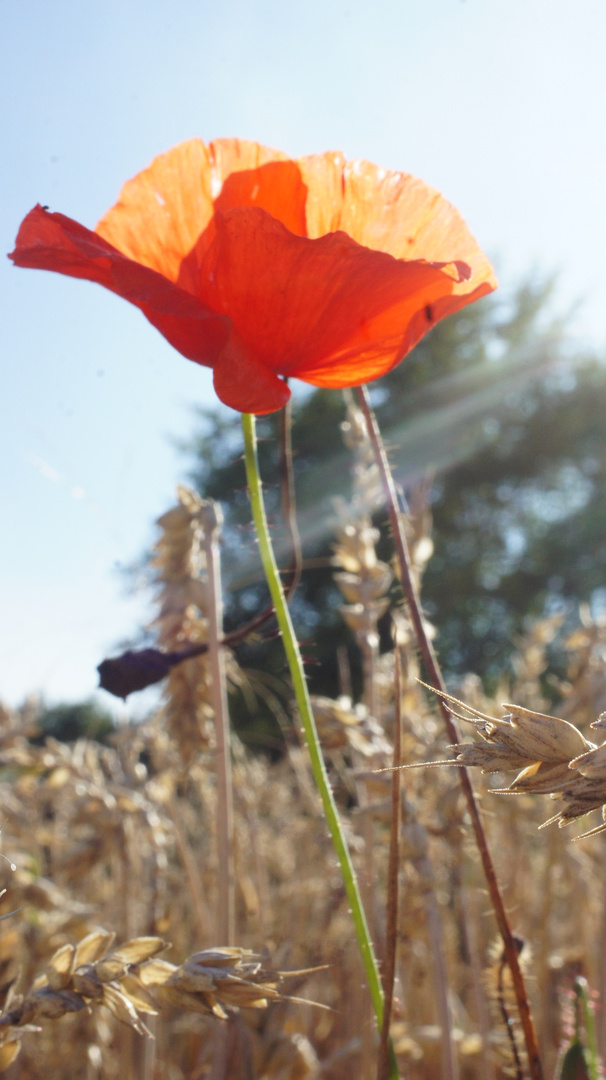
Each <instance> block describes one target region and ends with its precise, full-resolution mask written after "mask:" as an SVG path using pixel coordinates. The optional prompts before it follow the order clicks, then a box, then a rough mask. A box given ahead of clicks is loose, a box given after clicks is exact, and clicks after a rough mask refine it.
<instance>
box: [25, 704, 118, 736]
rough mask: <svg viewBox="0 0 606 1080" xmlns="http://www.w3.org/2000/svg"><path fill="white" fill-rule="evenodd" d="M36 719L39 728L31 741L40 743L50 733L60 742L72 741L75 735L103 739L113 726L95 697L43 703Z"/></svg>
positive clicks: (109, 717)
mask: <svg viewBox="0 0 606 1080" xmlns="http://www.w3.org/2000/svg"><path fill="white" fill-rule="evenodd" d="M36 721H37V726H38V727H39V729H40V730H39V734H38V735H36V736H35V737H34V738H33V739H32V740H31V741H32V742H33V743H35V744H36V745H40V746H41V745H43V744H44V741H45V739H47V738H48V737H49V736H50V737H52V738H53V739H58V740H59V741H60V742H75V741H76V739H82V738H87V739H96V740H97V742H105V741H106V739H107V736H108V735H109V734H111V732H112V731H113V730H114V722H113V720H112V718H111V716H110V714H109V713H107V712H105V710H104V709H101V708H100V707H99V706H98V705H97V704H96V703H95V702H94V701H76V702H61V703H59V704H58V705H49V706H46V705H43V706H42V707H41V709H40V711H39V714H38V716H37V717H36Z"/></svg>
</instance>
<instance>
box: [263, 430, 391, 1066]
mask: <svg viewBox="0 0 606 1080" xmlns="http://www.w3.org/2000/svg"><path fill="white" fill-rule="evenodd" d="M242 430H243V433H244V462H245V465H246V477H247V480H248V489H249V496H250V503H251V509H252V515H253V521H254V523H255V528H256V532H257V537H258V540H259V551H260V554H261V561H262V563H263V569H264V571H265V576H266V578H267V584H268V585H269V591H270V593H271V598H272V601H273V605H274V609H275V613H276V618H277V620H278V626H279V627H280V632H281V635H282V640H283V642H284V649H285V652H286V656H287V659H288V666H289V668H290V674H291V678H292V683H293V689H294V693H295V699H296V702H297V707H298V710H299V715H300V717H301V723H302V725H303V731H304V733H305V740H306V742H307V748H308V751H309V756H310V760H311V767H312V772H313V775H314V779H315V782H316V785H317V788H318V791H319V793H320V797H321V799H322V805H323V808H324V815H325V818H326V823H327V825H328V828H329V831H330V835H331V838H332V842H333V845H334V848H335V852H336V854H337V858H338V860H339V865H340V868H341V874H342V877H343V883H344V886H345V892H346V894H347V899H348V902H349V906H350V908H351V913H352V917H353V921H354V926H355V931H356V937H357V940H358V946H359V949H360V954H361V957H362V962H363V964H364V970H365V972H366V978H367V981H368V987H369V991H370V996H371V1000H372V1004H373V1008H374V1011H375V1016H376V1019H377V1025H378V1028H379V1030H381V1027H382V1024H383V990H382V988H381V980H380V978H379V971H378V967H377V962H376V959H375V955H374V950H373V946H372V942H371V939H370V934H369V931H368V925H367V922H366V916H365V914H364V909H363V907H362V901H361V898H360V891H359V888H358V883H357V880H356V875H355V871H354V868H353V864H352V861H351V856H350V854H349V849H348V847H347V842H346V840H345V836H344V833H343V829H342V827H341V822H340V820H339V814H338V811H337V807H336V804H335V801H334V798H333V794H332V791H331V789H330V784H329V781H328V775H327V772H326V767H325V765H324V759H323V757H322V752H321V750H320V743H319V739H318V733H317V730H316V723H315V720H314V717H313V713H312V709H311V702H310V700H309V693H308V690H307V683H306V681H305V673H304V671H303V662H302V660H301V654H300V652H299V645H298V642H297V639H296V636H295V632H294V628H293V625H292V620H291V618H290V612H289V610H288V606H287V604H286V601H285V598H284V591H283V589H282V583H281V581H280V575H279V572H278V567H277V565H276V560H275V557H274V553H273V548H272V545H271V540H270V537H269V532H268V528H267V518H266V516H265V507H264V503H263V493H262V488H261V480H260V477H259V467H258V461H257V443H256V436H255V417H254V416H253V415H251V414H248V413H243V415H242ZM392 1062H393V1064H392V1068H391V1071H390V1078H392V1080H397V1076H398V1072H397V1066H396V1065H395V1059H394V1057H393V1052H392Z"/></svg>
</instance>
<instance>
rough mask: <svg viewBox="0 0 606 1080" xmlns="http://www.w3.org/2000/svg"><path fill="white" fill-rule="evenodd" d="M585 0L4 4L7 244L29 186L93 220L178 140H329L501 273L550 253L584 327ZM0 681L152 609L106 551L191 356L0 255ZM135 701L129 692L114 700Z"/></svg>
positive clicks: (593, 228)
mask: <svg viewBox="0 0 606 1080" xmlns="http://www.w3.org/2000/svg"><path fill="white" fill-rule="evenodd" d="M605 41H606V5H604V4H603V2H601V0H576V3H574V4H572V3H570V0H374V3H373V4H372V5H370V4H369V3H368V2H367V0H343V2H336V0H308V2H307V3H306V4H294V3H289V2H287V0H286V2H285V0H266V2H257V0H223V2H222V3H221V4H217V3H215V2H213V3H209V2H205V0H172V2H171V3H168V2H166V0H145V2H140V0H120V2H117V0H103V2H100V0H87V3H84V4H83V3H82V2H81V0H53V3H52V4H49V3H48V0H27V2H26V3H22V4H19V5H17V4H10V5H9V4H6V5H3V7H2V12H1V13H0V93H1V99H2V101H3V102H4V103H5V117H4V120H3V138H2V140H1V143H0V156H1V159H2V160H1V175H2V178H3V199H2V202H1V205H0V234H1V239H2V246H3V249H4V251H6V252H8V251H10V250H11V249H12V247H13V244H14V237H15V234H16V231H17V228H18V225H19V223H20V221H21V219H22V218H23V216H24V215H25V214H26V213H27V211H28V210H29V209H31V207H32V206H33V205H34V204H35V203H36V202H42V203H45V204H49V205H50V207H51V209H53V210H60V211H62V212H63V213H66V214H68V215H69V216H70V217H74V218H76V219H77V220H79V221H81V222H82V223H83V224H86V225H88V226H90V227H93V226H94V225H95V223H96V221H97V220H98V219H99V217H101V215H102V214H103V213H104V212H105V211H106V210H107V209H108V208H109V206H111V205H112V203H113V202H114V201H115V199H116V197H117V195H118V192H119V189H120V187H121V185H122V183H123V182H124V181H125V180H126V179H128V178H129V177H131V176H132V175H134V174H135V173H136V172H138V171H139V170H140V169H142V168H144V167H145V166H146V165H147V164H148V163H149V162H150V160H151V159H152V158H153V157H154V156H155V155H156V154H158V153H160V152H162V151H164V150H166V149H168V148H169V147H170V146H173V145H174V144H176V143H178V142H180V141H181V140H183V139H186V138H190V137H192V136H201V137H202V138H204V139H205V140H208V139H211V138H215V137H218V136H228V135H237V136H240V137H243V138H251V139H256V140H258V141H259V142H264V143H267V144H268V145H271V146H276V147H279V148H280V149H282V150H285V151H287V152H289V153H291V154H293V155H300V154H305V153H311V152H316V151H322V150H329V149H340V150H343V151H344V152H345V153H346V155H347V156H348V157H365V158H369V159H370V160H373V161H376V162H377V163H378V164H381V165H383V166H386V167H388V168H394V169H400V170H403V171H405V172H411V173H413V174H416V175H418V176H421V177H422V178H423V179H424V180H427V181H428V182H429V183H431V184H432V185H434V186H435V187H437V188H439V189H440V190H441V191H442V192H443V193H444V194H445V195H446V196H447V198H449V199H450V200H451V201H452V202H453V203H454V204H455V205H456V206H457V207H458V208H459V209H460V210H461V212H462V213H463V215H464V216H465V217H466V219H467V221H468V224H469V225H470V227H471V229H472V231H473V232H474V234H475V235H476V237H477V239H478V240H479V241H480V243H481V244H482V246H483V247H484V248H485V249H486V250H487V251H488V252H489V253H490V254H491V255H493V256H494V257H495V258H497V260H498V265H499V269H500V274H501V279H502V282H503V284H504V286H505V288H507V286H508V285H509V286H511V285H512V284H513V283H515V281H516V280H517V278H518V277H519V276H521V275H524V274H528V273H529V272H531V271H532V269H533V268H534V269H535V270H536V271H537V272H539V273H540V272H550V271H553V270H558V271H560V286H559V294H558V304H559V307H560V309H561V310H566V309H567V308H568V307H571V306H572V305H573V304H574V302H575V301H576V300H577V299H579V298H584V303H583V304H582V305H581V307H580V308H579V310H578V312H577V314H576V316H575V320H574V323H573V328H574V332H575V334H576V336H577V337H578V339H579V341H580V342H581V343H583V342H587V343H589V344H591V345H592V346H595V347H598V348H599V349H603V346H604V343H606V304H605V303H604V298H603V280H602V262H603V255H602V250H601V248H602V244H604V240H605V235H604V234H605V229H606V224H605V213H604V192H605V191H606V154H605V150H604V132H605V131H606V65H604V61H603V49H604V42H605ZM0 276H1V282H0V314H1V321H0V328H1V329H0V334H1V338H2V366H1V378H2V391H1V394H2V405H3V410H2V413H3V419H2V425H1V429H0V440H1V453H0V477H1V483H2V501H3V509H4V513H3V515H2V517H3V522H4V527H3V529H2V532H1V534H0V554H1V566H2V570H1V579H2V596H3V604H2V608H3V613H4V618H3V619H2V621H1V625H0V701H5V702H8V703H17V702H19V701H20V700H22V699H23V697H24V696H25V695H26V694H27V693H29V692H31V691H40V692H42V693H43V694H44V695H45V696H46V697H47V698H48V699H49V700H57V699H78V698H82V697H85V696H89V695H90V694H91V693H92V692H93V690H94V687H95V684H96V672H95V666H96V664H97V663H98V661H99V660H100V659H101V658H102V656H104V655H106V654H107V653H108V652H111V651H112V649H113V647H114V645H115V643H116V642H118V641H120V640H123V639H124V638H126V637H128V636H129V635H132V634H134V633H136V631H137V628H138V627H139V626H140V625H141V624H142V623H143V622H144V621H145V620H146V619H148V618H149V615H150V609H149V607H148V602H149V597H147V596H141V597H129V596H128V595H126V592H125V587H124V583H123V580H122V578H121V576H120V574H119V573H118V567H120V566H123V565H125V564H128V563H129V562H131V561H132V560H134V559H135V558H136V557H137V556H138V555H139V554H140V553H141V551H142V550H143V548H144V547H145V546H146V545H149V543H150V542H151V541H152V540H153V537H154V530H153V521H154V519H155V518H156V517H157V516H158V515H159V514H161V513H162V512H163V511H164V510H165V509H166V508H167V507H168V506H169V505H170V504H171V502H172V501H173V498H174V489H175V485H176V483H177V482H178V481H180V480H182V479H183V478H184V473H185V468H186V463H185V462H184V460H183V458H182V457H181V456H180V455H179V453H178V452H177V450H176V449H175V447H174V445H173V444H172V442H171V440H173V439H175V438H178V437H182V436H187V435H188V434H190V433H191V431H192V427H193V421H192V415H191V408H192V406H194V405H199V404H211V403H212V401H213V395H212V390H211V384H210V379H209V376H208V372H206V371H205V370H202V369H200V368H198V367H196V366H195V365H193V364H190V363H188V362H187V361H186V360H184V359H183V358H182V357H180V356H179V355H178V354H177V353H175V352H173V351H172V350H171V348H170V347H169V346H168V345H167V344H166V342H165V341H164V340H163V339H162V338H161V337H160V336H159V335H158V334H157V333H156V332H155V331H154V330H153V328H152V327H151V326H150V325H149V324H148V323H147V322H146V321H145V319H143V317H142V316H141V315H140V314H139V312H137V311H136V310H135V309H133V308H131V307H130V306H129V305H127V304H125V303H123V302H122V301H121V300H119V299H118V298H116V297H114V296H112V295H110V294H109V293H106V292H104V291H103V290H102V289H99V288H98V287H96V286H93V285H89V284H86V283H82V282H74V281H72V280H69V279H67V278H61V277H59V276H57V275H53V274H45V273H39V272H32V271H26V270H17V269H15V268H13V267H11V265H10V263H9V262H8V260H2V261H0ZM135 708H136V705H135Z"/></svg>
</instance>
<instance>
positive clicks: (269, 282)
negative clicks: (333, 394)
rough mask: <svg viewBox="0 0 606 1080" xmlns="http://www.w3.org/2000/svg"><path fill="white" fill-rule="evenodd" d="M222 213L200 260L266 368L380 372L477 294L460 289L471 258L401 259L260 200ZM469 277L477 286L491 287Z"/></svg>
mask: <svg viewBox="0 0 606 1080" xmlns="http://www.w3.org/2000/svg"><path fill="white" fill-rule="evenodd" d="M215 220H216V229H217V236H216V239H215V242H214V243H213V245H212V247H211V248H210V249H209V251H208V253H207V256H206V259H205V262H204V265H203V267H202V268H201V295H202V298H203V300H204V302H205V303H207V304H208V305H209V306H210V307H212V308H213V309H214V310H216V311H218V312H225V313H229V316H230V318H231V319H232V321H233V324H234V327H235V329H236V330H237V332H238V334H239V336H240V338H241V339H242V340H243V341H245V342H246V345H247V347H248V349H249V351H250V353H251V354H253V355H254V356H255V357H256V359H257V360H258V361H259V362H260V363H261V364H262V365H264V367H266V368H269V369H271V370H273V371H274V372H276V373H280V374H283V375H288V376H290V375H292V376H296V378H298V379H303V380H304V381H306V382H310V383H312V384H314V385H316V386H332V387H342V386H354V385H358V384H360V383H362V382H365V381H367V380H369V379H375V378H378V377H379V376H380V375H382V374H385V372H387V371H389V370H390V369H391V368H392V367H393V366H394V365H395V364H396V363H398V362H399V360H401V359H402V357H403V356H404V355H405V353H406V352H408V351H409V350H410V349H411V348H412V347H413V345H414V344H415V343H416V341H417V340H418V339H419V337H420V336H421V334H422V333H425V332H426V330H427V329H428V320H429V321H430V322H434V321H437V319H439V318H441V317H442V316H443V314H446V313H447V312H449V311H451V310H456V307H457V306H461V304H463V303H467V302H469V295H468V296H466V297H464V298H462V297H461V298H459V297H457V296H455V295H454V293H455V289H457V288H458V287H459V284H460V283H461V282H462V281H463V279H464V278H466V277H468V276H469V273H468V268H467V267H466V266H465V265H464V264H460V263H459V264H452V263H451V264H446V265H445V264H434V263H428V262H425V261H423V260H413V261H403V260H398V259H394V258H393V257H392V256H391V255H387V254H385V253H383V252H380V251H370V250H369V249H368V248H364V247H362V246H361V245H360V244H357V243H356V242H355V240H352V239H351V237H349V236H347V235H346V234H345V233H343V232H337V233H330V234H328V235H327V236H323V237H320V238H319V239H317V240H309V239H307V238H306V237H301V236H294V235H293V234H292V233H290V232H289V231H288V230H287V229H286V228H285V227H284V226H283V225H282V224H281V223H280V222H278V221H276V220H275V219H274V218H273V217H271V216H270V215H269V214H267V213H265V212H264V211H263V210H256V209H253V208H246V209H236V210H230V211H228V212H227V213H225V214H217V215H216V219H215ZM466 284H467V289H468V293H470V294H471V293H472V292H477V293H478V295H479V292H480V291H481V290H482V289H483V288H484V285H483V284H480V285H479V286H478V289H477V290H473V288H470V283H469V282H467V283H466ZM485 291H487V290H485ZM428 312H429V314H428Z"/></svg>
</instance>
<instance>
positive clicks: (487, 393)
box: [188, 281, 606, 693]
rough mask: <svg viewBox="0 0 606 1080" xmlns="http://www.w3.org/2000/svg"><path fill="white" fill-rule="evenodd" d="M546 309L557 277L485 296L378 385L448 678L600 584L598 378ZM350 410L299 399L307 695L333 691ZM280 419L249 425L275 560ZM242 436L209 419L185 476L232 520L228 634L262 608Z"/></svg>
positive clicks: (604, 375)
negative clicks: (427, 507)
mask: <svg viewBox="0 0 606 1080" xmlns="http://www.w3.org/2000/svg"><path fill="white" fill-rule="evenodd" d="M551 309H552V283H551V282H540V283H538V284H536V283H534V282H531V281H529V282H526V283H524V284H522V286H521V287H520V288H519V289H518V290H517V291H516V292H515V293H514V294H513V295H511V296H509V297H506V299H505V300H502V299H499V296H498V294H497V296H496V297H488V298H486V299H485V300H482V301H480V302H479V303H477V304H474V305H471V306H470V307H468V308H465V309H464V310H463V311H462V312H460V313H459V314H457V315H454V316H451V317H450V318H449V319H447V320H445V321H444V322H441V323H439V324H438V325H437V326H436V327H435V328H434V330H433V331H432V332H431V334H429V335H428V336H427V337H426V338H425V339H424V340H423V341H422V342H421V343H420V344H419V345H418V346H417V348H416V349H415V350H414V352H413V353H412V354H411V355H410V356H409V357H407V358H406V360H405V361H404V362H403V363H402V364H400V365H399V366H398V367H397V368H395V369H394V371H393V372H391V373H390V374H389V375H388V376H386V377H385V378H384V379H382V380H381V381H380V382H379V383H376V384H373V386H372V395H373V403H374V406H375V410H376V412H377V415H378V418H379V423H380V426H381V430H382V432H383V436H384V440H385V443H386V445H387V446H388V447H389V449H390V457H391V461H392V464H393V467H394V471H395V473H396V476H397V478H398V480H399V482H400V484H401V485H402V487H403V489H404V491H406V490H407V489H410V488H411V487H412V486H414V485H415V484H416V483H417V482H418V481H419V479H420V478H421V477H423V476H426V475H427V473H428V471H429V472H430V473H431V475H432V477H433V485H432V493H431V503H432V511H433V515H434V543H435V554H434V557H433V559H432V560H431V562H430V564H429V568H428V571H427V573H426V577H425V580H424V588H423V598H424V603H425V606H426V608H427V610H428V612H429V614H430V616H431V618H432V619H433V621H434V622H435V624H436V626H437V628H438V630H439V638H438V649H439V652H440V655H441V658H442V662H443V664H444V666H445V668H446V669H447V670H450V671H451V672H464V671H468V670H473V671H476V672H477V673H478V674H480V675H484V676H486V675H488V676H493V675H495V674H497V673H498V672H500V671H502V670H503V669H504V668H505V667H506V665H507V661H508V657H509V655H510V653H511V651H512V649H513V647H514V641H515V637H516V635H517V634H518V633H519V632H520V631H521V629H522V628H523V625H524V621H525V619H526V618H527V617H528V616H532V615H539V614H541V613H542V612H544V611H553V610H555V609H558V607H559V608H568V609H569V610H571V609H572V608H574V606H575V605H576V604H577V603H578V602H579V601H581V600H585V601H586V600H589V599H591V598H592V597H594V598H595V597H596V596H599V595H600V593H599V590H600V589H603V588H604V586H606V572H605V571H606V433H605V431H604V420H603V418H604V415H605V414H606V369H605V367H604V365H603V364H602V362H601V361H600V359H599V358H598V357H597V356H596V355H595V354H588V353H585V354H583V355H579V354H578V352H577V351H576V350H575V348H574V347H573V344H572V343H571V341H570V339H569V337H568V335H567V331H566V324H565V321H562V320H559V319H556V318H554V317H553V316H550V312H551ZM342 417H343V403H342V398H341V395H340V394H339V393H338V392H336V391H315V392H312V393H310V394H309V395H308V396H307V397H306V398H305V399H304V400H303V401H302V402H301V403H300V404H299V407H298V409H297V411H296V416H295V421H294V428H293V440H294V446H295V474H296V483H297V501H298V516H299V523H300V529H301V535H302V540H303V550H304V558H305V563H306V567H307V569H306V571H305V573H304V576H303V581H302V584H301V586H300V589H299V591H298V594H297V597H296V600H295V602H294V617H295V621H296V625H297V627H298V631H299V634H300V636H301V638H302V639H303V641H304V642H305V643H306V642H307V640H308V639H309V641H310V644H309V647H308V646H307V644H305V649H306V651H307V652H308V653H309V654H310V659H312V660H313V658H315V660H316V661H317V664H316V665H314V664H313V663H311V664H310V667H309V674H310V679H311V683H312V687H313V689H314V690H316V691H318V692H332V693H334V692H335V691H336V689H337V686H336V645H337V644H338V643H339V642H345V641H347V640H348V632H347V631H346V630H345V628H344V626H343V624H342V621H341V618H340V615H339V613H338V606H339V602H340V594H339V593H338V591H337V590H336V588H335V586H334V584H333V581H332V569H331V567H330V563H329V560H330V555H331V544H332V542H333V539H334V537H333V532H332V529H333V526H332V525H331V516H332V514H331V499H332V498H333V497H334V496H335V495H337V494H347V489H348V468H349V457H348V454H347V452H346V451H345V450H344V447H343V444H342V440H341V434H340V428H339V424H340V421H341V419H342ZM276 423H277V421H276V417H267V418H264V419H263V420H262V421H261V422H260V424H259V434H260V438H261V440H262V442H261V447H260V451H261V467H262V472H263V476H264V479H265V483H266V493H267V501H268V512H269V514H270V515H273V516H274V517H275V533H276V543H277V547H278V551H279V553H280V558H281V561H282V564H283V565H285V564H286V561H287V558H288V556H287V550H286V546H285V542H284V537H283V533H282V529H281V526H280V521H279V487H278V483H279V473H278V443H277V437H276V432H277V429H276ZM240 440H241V437H240V430H239V418H238V417H232V416H231V415H226V414H225V413H220V414H219V413H214V412H207V413H204V414H203V415H202V416H201V417H200V431H199V433H198V434H197V435H196V437H195V439H194V440H193V441H192V442H191V443H190V444H189V446H188V452H189V453H190V454H192V455H193V458H194V465H193V475H192V479H193V481H194V483H195V484H196V485H197V486H198V488H199V490H200V491H201V492H203V493H204V494H205V495H207V496H209V497H212V498H216V499H219V500H220V501H221V502H222V503H223V506H224V509H225V511H226V521H227V527H226V539H225V569H226V579H227V591H228V596H229V604H228V614H227V618H228V623H229V626H230V628H232V627H234V626H236V625H238V624H240V623H242V622H244V621H246V619H247V618H248V617H250V615H251V614H252V613H253V612H254V611H256V610H257V609H258V608H259V606H260V605H262V604H263V603H265V602H267V596H266V593H265V589H264V587H263V586H261V585H260V584H259V580H260V572H259V569H258V561H257V558H256V551H255V544H254V536H253V534H252V531H251V529H250V526H249V509H248V500H247V495H246V490H245V487H244V483H245V481H244V470H243V466H242V462H241V461H240V458H239V450H240V445H241V441H240ZM384 517H385V515H384V514H382V515H379V516H378V518H377V521H378V522H379V523H381V524H382V523H383V521H384ZM387 551H388V547H387V542H385V548H384V552H383V554H386V553H387ZM312 643H313V644H312ZM243 659H244V662H245V663H247V664H250V665H254V666H257V665H259V666H262V667H265V668H266V669H267V667H268V665H269V669H270V670H272V669H273V670H276V671H277V670H282V660H281V654H280V652H279V650H276V649H275V643H273V642H272V641H271V639H270V640H267V638H266V639H265V641H264V642H263V643H262V645H258V644H254V645H250V644H249V645H247V646H245V647H244V657H243Z"/></svg>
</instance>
